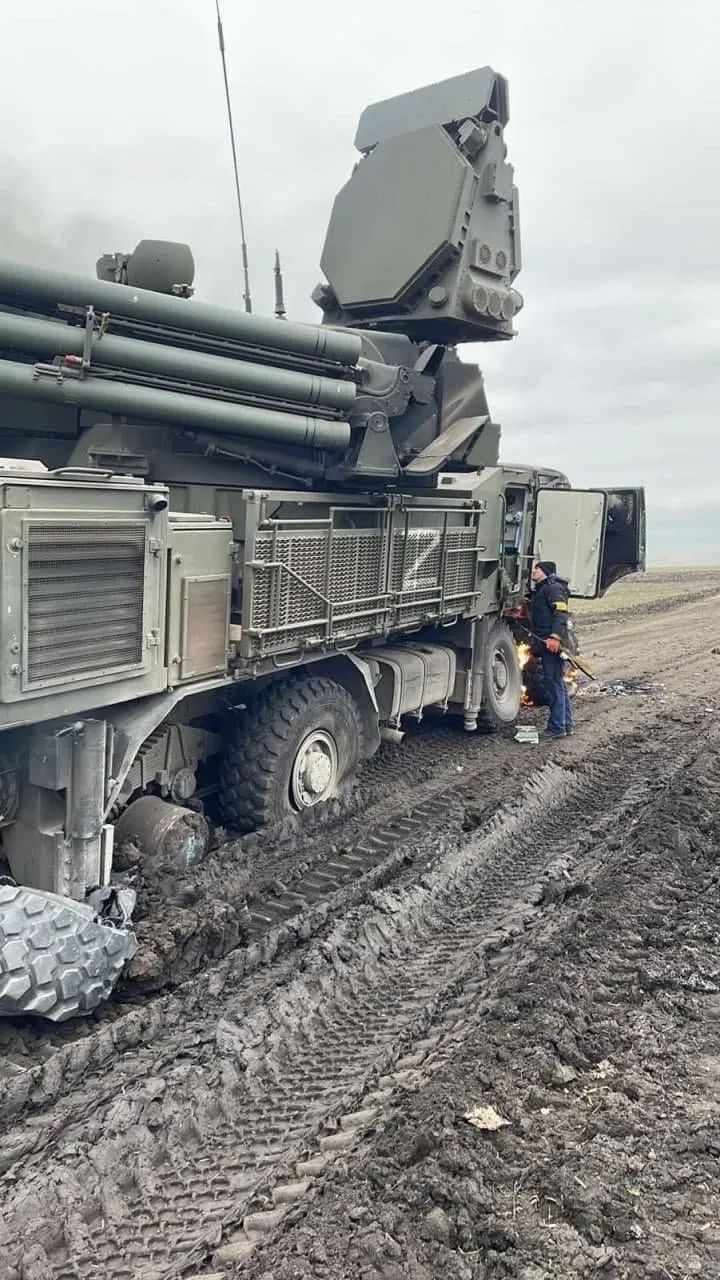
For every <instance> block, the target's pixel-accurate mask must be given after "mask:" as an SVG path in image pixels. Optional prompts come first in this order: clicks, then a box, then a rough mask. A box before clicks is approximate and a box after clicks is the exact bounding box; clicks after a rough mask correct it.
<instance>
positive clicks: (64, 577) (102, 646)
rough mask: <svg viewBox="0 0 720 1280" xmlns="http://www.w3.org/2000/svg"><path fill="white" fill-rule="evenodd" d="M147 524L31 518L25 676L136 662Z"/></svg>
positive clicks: (42, 678) (39, 678)
mask: <svg viewBox="0 0 720 1280" xmlns="http://www.w3.org/2000/svg"><path fill="white" fill-rule="evenodd" d="M145 533H146V528H145V524H144V523H140V522H132V523H130V522H127V523H124V522H117V523H112V524H109V523H92V522H87V523H85V524H74V525H68V524H60V523H54V522H53V523H50V522H43V523H40V522H38V523H37V524H35V523H33V524H32V525H31V526H30V527H29V529H28V532H27V596H26V611H27V612H26V618H25V624H26V680H27V682H28V684H37V683H40V682H42V683H48V682H53V683H55V682H57V681H60V680H63V679H64V678H66V677H69V676H74V675H84V674H86V673H87V674H91V673H93V672H96V673H97V672H100V671H102V670H105V669H108V668H109V669H113V670H114V669H116V668H118V667H133V666H136V665H138V664H139V663H140V662H142V656H143V589H144V581H145Z"/></svg>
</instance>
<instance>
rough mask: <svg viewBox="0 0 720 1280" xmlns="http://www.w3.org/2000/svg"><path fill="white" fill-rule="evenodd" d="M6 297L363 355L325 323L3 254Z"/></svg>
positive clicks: (28, 305) (26, 304)
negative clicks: (278, 315)
mask: <svg viewBox="0 0 720 1280" xmlns="http://www.w3.org/2000/svg"><path fill="white" fill-rule="evenodd" d="M0 297H2V298H3V299H4V300H5V301H6V302H9V303H10V305H11V306H18V307H22V308H24V309H25V310H27V309H32V310H40V311H42V310H44V309H47V308H50V309H51V310H54V309H55V307H57V306H58V305H59V304H65V305H66V306H74V307H88V306H93V307H95V309H96V310H97V311H108V312H110V314H111V315H117V316H124V317H126V318H127V319H130V320H138V321H143V322H144V323H148V324H160V325H166V326H167V327H168V328H171V329H182V330H183V331H185V332H189V333H199V334H200V333H204V334H211V335H213V336H214V337H220V338H226V339H233V340H234V341H236V342H242V343H246V344H247V345H248V346H253V347H269V348H270V350H272V351H288V352H292V353H293V354H296V355H303V356H311V357H312V356H314V357H316V358H317V359H321V360H331V361H335V362H337V363H339V364H349V365H352V364H355V361H356V360H357V358H358V356H359V355H360V345H361V344H360V338H359V337H358V336H357V334H354V333H347V332H345V331H343V330H337V329H329V328H325V327H321V326H320V325H312V324H296V323H294V322H293V323H291V322H290V321H288V320H273V319H269V318H265V317H263V316H256V315H248V314H246V313H245V312H243V311H231V310H229V309H228V308H225V307H215V306H212V305H211V304H210V303H207V302H195V301H192V302H190V301H187V300H186V299H183V298H175V297H172V296H171V295H168V294H162V293H153V292H152V291H151V290H149V289H136V288H134V287H133V286H132V285H123V284H112V283H111V282H109V281H107V280H92V279H88V278H86V277H85V276H76V275H73V274H72V273H71V272H69V271H53V270H46V269H45V268H40V267H28V266H21V265H20V264H18V263H15V262H7V261H6V260H5V259H0Z"/></svg>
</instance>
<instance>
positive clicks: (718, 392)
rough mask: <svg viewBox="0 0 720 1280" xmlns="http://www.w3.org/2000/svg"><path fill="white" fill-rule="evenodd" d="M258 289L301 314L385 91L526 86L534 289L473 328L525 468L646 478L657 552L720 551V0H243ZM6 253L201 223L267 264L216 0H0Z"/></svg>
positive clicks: (230, 18)
mask: <svg viewBox="0 0 720 1280" xmlns="http://www.w3.org/2000/svg"><path fill="white" fill-rule="evenodd" d="M222 3H223V17H224V26H225V37H226V44H227V53H228V61H229V72H230V78H231V92H232V98H233V107H234V112H235V123H236V130H237V137H238V147H239V153H240V163H241V176H242V186H243V198H244V203H245V213H246V226H247V236H248V242H249V248H250V257H251V278H252V289H253V295H254V302H255V309H256V310H258V311H270V310H271V307H272V259H273V253H274V249H275V246H276V245H277V246H278V247H279V248H280V251H281V253H282V257H283V264H284V270H285V277H286V298H287V303H288V310H289V312H290V315H291V317H292V318H293V319H299V320H312V319H315V318H316V316H317V313H316V312H315V308H314V307H313V304H312V303H311V301H310V296H309V295H310V291H311V289H312V287H313V286H314V284H315V283H316V282H317V281H318V279H319V278H320V273H319V267H318V261H319V257H320V250H321V247H322V242H323V238H324V232H325V226H326V222H327V217H328V213H329V210H330V207H331V204H332V200H333V198H334V195H335V193H336V191H337V190H338V188H339V187H340V186H341V185H342V183H343V182H344V181H345V180H346V178H347V176H348V174H349V172H350V169H351V166H352V164H353V162H354V159H355V153H354V151H353V148H352V140H353V137H354V133H355V127H356V124H357V119H358V116H359V114H360V112H361V110H362V108H363V107H364V106H365V105H366V104H367V103H369V102H372V101H375V100H377V99H379V98H383V97H388V96H390V95H392V94H394V93H399V92H402V91H404V90H406V89H412V88H416V87H418V86H419V85H422V84H425V83H427V82H430V81H433V80H439V79H443V78H444V77H446V76H451V75H456V74H458V73H460V72H462V71H467V70H469V69H471V68H472V67H476V66H483V65H485V64H489V65H491V66H492V67H494V68H495V69H496V70H497V71H500V72H502V73H503V74H504V75H506V76H507V77H508V78H509V81H510V124H509V127H508V130H507V133H506V140H507V143H508V149H509V154H508V158H509V159H510V160H511V161H512V163H513V164H514V165H515V171H516V180H517V182H518V185H519V188H520V198H521V205H520V208H521V230H522V238H523V255H524V266H523V270H522V272H521V274H520V276H519V278H518V280H517V286H518V287H519V288H520V290H521V292H522V293H523V295H524V297H525V309H524V310H523V312H522V313H521V314H520V316H519V317H518V320H517V328H518V336H517V337H516V338H515V339H514V340H513V341H512V342H511V343H501V344H497V345H492V344H491V345H489V346H487V347H473V348H467V349H466V351H465V353H464V358H465V359H476V360H478V361H479V363H481V365H482V366H483V368H484V371H485V374H486V382H487V389H488V395H489V399H490V404H491V408H492V410H493V415H494V417H495V418H496V419H497V420H499V421H500V422H502V424H503V453H504V458H505V460H506V461H508V462H513V461H515V462H517V461H521V462H541V463H544V464H546V465H550V466H556V467H558V468H560V469H562V470H565V471H566V472H567V473H568V474H569V476H570V478H571V480H572V481H573V483H575V484H579V485H593V484H599V485H612V484H645V486H646V489H647V494H648V517H649V535H650V536H649V543H650V547H649V552H650V558H651V560H652V561H654V562H659V561H674V562H676V563H683V564H690V563H697V564H701V563H711V562H712V563H717V562H720V445H719V444H718V438H717V437H718V417H719V407H718V406H719V404H720V322H719V319H718V317H719V315H720V230H719V227H720V214H719V210H718V205H719V199H718V198H719V196H720V154H719V147H718V135H719V134H720V68H719V67H718V57H717V46H718V38H719V37H720V10H718V8H717V5H716V4H713V3H711V2H710V0H683V3H682V4H680V3H679V2H678V0H673V2H672V3H670V2H669V0H624V2H622V3H618V0H604V2H603V3H602V4H601V5H595V4H589V3H585V2H584V0H547V3H544V4H543V3H538V2H537V0H513V2H512V3H510V2H509V0H495V3H493V4H491V3H487V2H485V0H474V2H473V3H469V2H467V0H444V2H443V3H439V0H436V2H435V3H433V2H432V0H412V2H411V0H383V2H378V0H364V3H363V4H362V5H355V4H353V5H350V4H344V3H342V0H334V2H333V0H265V2H264V3H262V4H258V3H253V2H252V0H222ZM0 115H1V117H2V119H3V121H4V125H3V130H2V137H1V139H0V154H1V162H0V254H2V256H5V257H13V258H19V259H27V260H31V261H33V262H36V263H43V262H47V263H56V264H60V263H62V264H63V265H67V266H68V267H70V268H72V269H75V270H80V271H87V272H88V273H90V274H93V273H94V263H95V259H96V257H97V256H98V255H99V254H100V253H101V252H103V251H107V250H115V249H131V248H133V247H134V245H135V243H136V242H137V240H138V239H140V238H141V237H143V236H149V237H153V238H155V237H157V238H167V239H176V240H187V241H188V242H189V243H190V244H191V245H192V247H193V251H194V254H195V260H196V264H197V274H196V285H197V296H198V297H202V298H204V299H207V300H212V301H218V302H223V303H228V304H239V303H240V300H241V290H242V283H241V277H240V269H239V244H238V235H237V221H236V214H235V208H234V191H233V186H232V174H231V168H230V155H229V148H228V137H227V128H226V121H225V106H224V99H223V88H222V79H221V71H220V63H219V56H218V51H217V37H216V28H215V12H214V0H63V2H62V3H60V0H22V3H12V2H11V0H0Z"/></svg>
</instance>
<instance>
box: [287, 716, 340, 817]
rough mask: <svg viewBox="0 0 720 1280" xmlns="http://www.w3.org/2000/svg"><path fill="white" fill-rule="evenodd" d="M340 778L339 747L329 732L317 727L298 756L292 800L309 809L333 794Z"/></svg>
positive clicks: (297, 805) (292, 781)
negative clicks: (338, 770) (338, 769)
mask: <svg viewBox="0 0 720 1280" xmlns="http://www.w3.org/2000/svg"><path fill="white" fill-rule="evenodd" d="M336 780H337V747H336V745H335V742H334V741H333V739H332V738H331V736H330V734H329V733H326V732H325V731H324V730H323V729H316V730H315V732H314V733H311V734H309V735H308V737H307V738H306V739H305V741H304V742H303V743H302V745H301V747H300V750H299V751H298V753H297V756H296V757H295V764H294V767H293V772H292V780H291V799H292V801H293V804H294V805H295V806H296V808H300V809H307V808H309V807H310V806H311V805H314V804H319V803H320V801H321V800H326V799H327V798H328V797H329V796H330V795H332V793H333V791H334V789H335V784H336Z"/></svg>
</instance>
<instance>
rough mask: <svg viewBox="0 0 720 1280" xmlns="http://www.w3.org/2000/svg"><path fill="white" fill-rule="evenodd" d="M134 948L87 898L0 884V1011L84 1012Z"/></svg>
mask: <svg viewBox="0 0 720 1280" xmlns="http://www.w3.org/2000/svg"><path fill="white" fill-rule="evenodd" d="M136 950H137V941H136V939H135V935H134V934H133V933H132V932H130V931H129V930H127V929H114V928H113V927H112V926H111V925H107V924H103V923H102V921H101V920H98V919H97V917H96V915H95V912H94V910H93V909H92V907H90V906H88V905H87V903H84V902H74V901H73V900H72V899H70V898H61V897H59V896H58V895H57V894H54V893H45V892H43V891H41V890H39V889H28V888H25V887H24V886H23V885H17V884H7V883H6V884H2V883H0V1015H7V1014H20V1013H34V1014H40V1015H41V1016H42V1017H44V1018H49V1019H50V1020H51V1021H53V1022H64V1021H65V1020H66V1019H67V1018H72V1017H75V1016H76V1015H77V1014H87V1013H91V1012H92V1010H93V1009H96V1008H97V1006H98V1005H99V1004H102V1002H103V1000H107V998H108V996H109V995H110V992H111V991H112V989H113V987H114V986H115V983H116V982H117V980H118V978H119V977H120V974H121V972H122V969H123V966H124V964H125V961H126V960H129V959H130V957H131V956H133V955H134V954H135V951H136Z"/></svg>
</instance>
